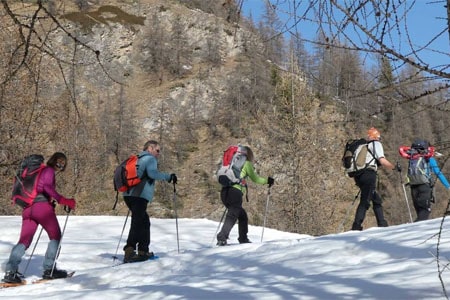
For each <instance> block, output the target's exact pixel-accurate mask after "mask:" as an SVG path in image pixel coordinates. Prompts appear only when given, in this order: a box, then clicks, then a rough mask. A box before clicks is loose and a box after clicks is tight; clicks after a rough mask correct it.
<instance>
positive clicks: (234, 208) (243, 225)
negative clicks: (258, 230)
mask: <svg viewBox="0 0 450 300" xmlns="http://www.w3.org/2000/svg"><path fill="white" fill-rule="evenodd" d="M220 199H221V200H222V203H223V205H225V207H226V208H227V209H228V212H227V215H226V217H225V222H224V223H223V226H222V230H221V231H220V232H219V234H217V240H219V241H225V240H227V239H228V236H229V235H230V231H231V229H232V228H233V226H234V224H235V223H236V221H237V220H238V221H239V224H238V226H239V238H238V240H239V241H240V242H245V241H246V240H248V237H247V233H248V217H247V212H246V211H245V210H244V209H243V208H242V192H241V191H240V190H238V189H235V188H233V187H226V188H222V190H221V191H220Z"/></svg>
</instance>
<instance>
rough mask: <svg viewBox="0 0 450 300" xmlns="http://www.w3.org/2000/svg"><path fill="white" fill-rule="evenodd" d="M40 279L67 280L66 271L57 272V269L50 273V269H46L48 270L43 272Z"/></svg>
mask: <svg viewBox="0 0 450 300" xmlns="http://www.w3.org/2000/svg"><path fill="white" fill-rule="evenodd" d="M42 278H44V279H58V278H67V271H65V270H58V269H57V268H54V269H53V273H52V269H48V270H45V271H44V274H43V275H42Z"/></svg>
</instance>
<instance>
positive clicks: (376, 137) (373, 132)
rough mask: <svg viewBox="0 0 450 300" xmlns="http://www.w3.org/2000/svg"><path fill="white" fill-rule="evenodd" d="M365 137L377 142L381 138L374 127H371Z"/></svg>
mask: <svg viewBox="0 0 450 300" xmlns="http://www.w3.org/2000/svg"><path fill="white" fill-rule="evenodd" d="M367 137H368V138H369V139H371V140H379V139H380V137H381V134H380V132H379V131H378V129H376V128H375V127H371V128H370V129H369V130H367Z"/></svg>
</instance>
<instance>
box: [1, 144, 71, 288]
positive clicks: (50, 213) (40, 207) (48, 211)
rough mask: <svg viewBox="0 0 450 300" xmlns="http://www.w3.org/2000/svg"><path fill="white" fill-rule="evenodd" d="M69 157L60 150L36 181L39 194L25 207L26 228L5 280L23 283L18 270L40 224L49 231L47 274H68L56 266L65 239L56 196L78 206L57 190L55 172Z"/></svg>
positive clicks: (13, 251)
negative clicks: (57, 211)
mask: <svg viewBox="0 0 450 300" xmlns="http://www.w3.org/2000/svg"><path fill="white" fill-rule="evenodd" d="M66 163H67V158H66V156H65V154H64V153H61V152H56V153H54V154H53V155H52V157H50V159H49V160H48V161H47V166H46V167H45V168H44V169H43V170H42V171H41V174H40V176H39V177H38V182H37V185H36V192H37V196H36V197H35V198H34V200H33V202H32V204H31V205H29V206H27V207H25V208H24V210H23V212H22V229H21V232H20V238H19V242H18V243H17V244H16V245H15V246H14V247H13V249H12V251H11V254H10V256H9V260H8V262H7V264H6V269H5V271H6V273H5V277H4V278H3V282H8V283H20V282H22V278H23V276H22V274H20V273H19V272H18V268H19V264H20V262H21V260H22V257H23V255H24V254H25V250H26V249H28V247H30V245H31V242H32V241H33V237H34V234H35V233H36V230H37V227H38V225H41V226H42V228H43V229H44V230H45V231H46V232H47V235H48V238H49V240H50V242H49V244H48V247H47V251H46V253H45V258H44V262H43V267H44V274H43V278H46V279H54V278H65V277H67V272H66V271H64V270H59V269H56V266H54V262H55V258H56V255H57V252H58V248H59V242H60V240H61V228H60V226H59V223H58V220H57V218H56V213H55V203H54V201H53V200H55V201H56V202H57V203H58V204H61V205H64V206H67V207H68V208H70V209H71V210H74V209H75V199H67V198H65V197H63V196H62V195H60V194H59V193H58V192H57V191H56V190H55V172H56V171H59V172H62V171H64V169H65V167H66Z"/></svg>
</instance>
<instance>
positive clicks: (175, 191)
mask: <svg viewBox="0 0 450 300" xmlns="http://www.w3.org/2000/svg"><path fill="white" fill-rule="evenodd" d="M173 207H174V209H175V224H176V228H177V246H178V253H180V238H179V236H178V214H177V189H176V188H175V182H174V183H173Z"/></svg>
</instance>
